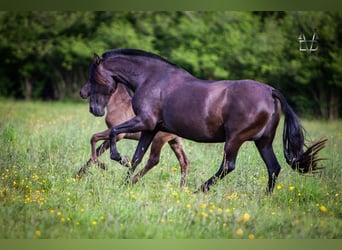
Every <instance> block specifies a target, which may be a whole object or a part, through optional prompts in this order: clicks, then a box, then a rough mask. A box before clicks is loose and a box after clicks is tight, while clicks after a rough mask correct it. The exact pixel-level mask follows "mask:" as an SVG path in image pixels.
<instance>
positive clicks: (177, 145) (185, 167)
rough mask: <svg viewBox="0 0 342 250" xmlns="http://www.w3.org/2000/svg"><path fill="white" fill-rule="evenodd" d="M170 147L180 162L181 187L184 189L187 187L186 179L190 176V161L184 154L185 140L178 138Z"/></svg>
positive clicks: (170, 143)
mask: <svg viewBox="0 0 342 250" xmlns="http://www.w3.org/2000/svg"><path fill="white" fill-rule="evenodd" d="M169 145H170V147H171V149H172V151H173V152H174V154H175V155H176V157H177V159H178V161H179V164H180V168H181V181H180V186H181V187H184V186H186V179H187V176H188V171H189V165H190V161H189V159H188V157H187V155H186V154H185V152H184V148H183V140H182V139H181V138H180V137H176V138H174V139H172V140H170V141H169Z"/></svg>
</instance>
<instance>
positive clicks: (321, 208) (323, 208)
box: [319, 205, 328, 213]
mask: <svg viewBox="0 0 342 250" xmlns="http://www.w3.org/2000/svg"><path fill="white" fill-rule="evenodd" d="M319 209H320V210H321V211H322V212H323V213H325V212H326V211H328V209H327V208H326V206H323V205H322V206H320V207H319Z"/></svg>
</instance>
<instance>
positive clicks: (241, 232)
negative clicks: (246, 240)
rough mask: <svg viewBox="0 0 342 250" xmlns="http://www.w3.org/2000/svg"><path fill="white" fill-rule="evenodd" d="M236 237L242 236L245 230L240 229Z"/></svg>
mask: <svg viewBox="0 0 342 250" xmlns="http://www.w3.org/2000/svg"><path fill="white" fill-rule="evenodd" d="M235 233H236V235H239V236H242V235H243V230H242V229H241V228H239V229H238V230H236V231H235Z"/></svg>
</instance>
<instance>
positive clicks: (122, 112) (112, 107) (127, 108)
mask: <svg viewBox="0 0 342 250" xmlns="http://www.w3.org/2000/svg"><path fill="white" fill-rule="evenodd" d="M80 95H81V97H82V98H83V99H87V98H88V97H89V95H90V83H86V84H85V85H84V86H83V87H82V88H81V91H80ZM132 117H134V112H133V109H132V97H131V96H130V95H129V93H128V92H127V89H126V88H125V86H124V85H122V84H117V87H116V89H115V91H114V92H113V93H112V95H111V96H110V98H109V101H108V103H107V114H106V118H105V121H106V124H107V127H108V129H107V130H105V131H103V132H100V133H96V134H94V135H92V137H91V140H90V144H91V157H90V159H89V160H88V162H87V163H86V164H85V165H84V166H83V167H82V168H81V169H80V170H79V171H78V173H77V175H78V176H82V175H83V174H84V173H85V172H86V170H87V168H88V167H89V166H90V165H91V163H95V164H98V165H99V167H101V168H103V169H105V168H106V167H105V165H104V164H103V163H101V162H100V161H99V160H98V157H99V156H100V155H102V154H103V153H104V152H105V151H106V150H107V149H108V148H109V135H110V131H111V128H112V127H114V126H116V125H119V124H121V123H122V122H124V121H126V120H128V119H130V118H132ZM124 138H125V139H132V140H139V138H140V132H137V133H122V134H120V135H118V136H117V137H116V141H119V140H121V139H124ZM100 140H104V142H103V143H102V144H101V145H100V146H99V147H98V148H97V149H96V143H97V142H98V141H100ZM165 143H168V144H169V145H170V147H171V149H172V151H173V152H174V154H175V155H176V157H177V159H178V161H179V164H180V169H181V182H180V185H181V186H185V185H186V177H187V174H188V169H189V164H190V163H189V160H188V157H187V156H186V154H185V152H184V149H183V139H182V138H180V137H179V136H176V135H174V134H170V133H166V132H162V131H161V132H159V133H157V134H156V136H155V137H154V139H153V141H152V145H151V152H150V156H149V159H148V161H147V163H146V165H145V167H144V168H143V169H142V170H140V171H139V172H138V173H137V174H136V175H135V176H134V177H133V181H132V182H133V184H135V183H136V182H137V181H138V180H139V179H140V178H141V177H143V176H144V175H145V174H146V173H147V172H148V171H149V170H150V169H152V168H153V167H154V166H156V165H157V164H158V163H159V160H160V153H161V149H162V147H163V146H164V145H165ZM120 163H121V164H123V165H125V164H128V161H127V160H123V161H121V162H120ZM131 174H132V173H131V172H129V175H131Z"/></svg>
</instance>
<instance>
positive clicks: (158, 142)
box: [127, 134, 166, 184]
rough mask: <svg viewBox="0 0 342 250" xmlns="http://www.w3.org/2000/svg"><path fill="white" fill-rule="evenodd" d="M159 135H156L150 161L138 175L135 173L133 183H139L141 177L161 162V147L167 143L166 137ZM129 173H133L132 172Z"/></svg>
mask: <svg viewBox="0 0 342 250" xmlns="http://www.w3.org/2000/svg"><path fill="white" fill-rule="evenodd" d="M159 135H160V134H158V135H157V136H156V137H154V139H153V141H152V145H151V151H150V156H149V158H148V161H147V163H146V165H145V167H144V168H143V169H142V170H140V171H139V172H138V173H137V174H136V175H134V177H133V179H132V183H133V184H135V183H137V182H138V180H139V179H140V178H142V177H143V176H144V175H145V174H146V173H147V172H148V171H150V170H151V169H152V168H153V167H154V166H156V165H157V164H158V163H159V160H160V152H161V149H162V147H163V146H164V144H165V143H166V140H165V138H164V137H162V136H159ZM129 174H132V172H131V173H129ZM127 176H128V178H129V177H130V176H129V175H127Z"/></svg>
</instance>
